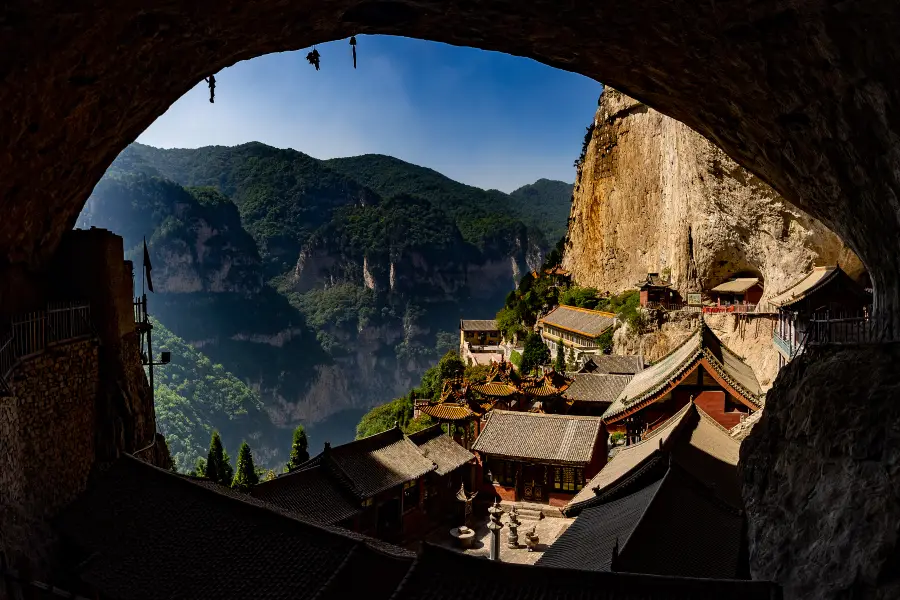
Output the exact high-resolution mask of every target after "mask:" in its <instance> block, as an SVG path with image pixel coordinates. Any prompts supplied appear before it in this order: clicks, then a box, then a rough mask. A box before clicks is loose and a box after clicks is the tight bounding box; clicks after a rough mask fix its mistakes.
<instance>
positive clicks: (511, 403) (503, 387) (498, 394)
mask: <svg viewBox="0 0 900 600" xmlns="http://www.w3.org/2000/svg"><path fill="white" fill-rule="evenodd" d="M520 383H521V380H520V378H519V376H518V375H517V374H516V372H515V370H514V369H513V366H512V363H510V362H499V363H496V364H494V365H493V366H492V367H491V372H490V373H488V376H487V379H486V380H485V381H484V383H473V384H471V385H470V386H469V389H471V390H472V391H473V392H475V393H477V394H478V395H480V396H482V397H483V398H484V399H485V403H487V404H490V405H491V406H495V405H496V406H497V407H498V408H499V407H505V408H513V407H516V406H518V404H519V402H520V400H521V399H522V394H521V393H520V391H519V384H520Z"/></svg>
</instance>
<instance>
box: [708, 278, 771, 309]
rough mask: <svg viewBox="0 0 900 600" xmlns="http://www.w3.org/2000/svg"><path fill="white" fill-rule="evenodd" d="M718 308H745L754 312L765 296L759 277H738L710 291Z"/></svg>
mask: <svg viewBox="0 0 900 600" xmlns="http://www.w3.org/2000/svg"><path fill="white" fill-rule="evenodd" d="M709 295H710V296H711V297H712V299H713V301H714V302H715V303H716V306H717V307H745V308H746V309H747V310H753V309H755V308H756V306H757V305H758V304H759V301H760V299H762V295H763V286H762V283H761V282H760V280H759V277H737V278H733V279H730V280H728V281H726V282H725V283H721V284H719V285H717V286H716V287H714V288H712V289H711V290H709Z"/></svg>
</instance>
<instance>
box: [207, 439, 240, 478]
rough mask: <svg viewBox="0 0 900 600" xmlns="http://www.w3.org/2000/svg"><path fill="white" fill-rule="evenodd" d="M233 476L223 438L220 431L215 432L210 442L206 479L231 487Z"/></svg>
mask: <svg viewBox="0 0 900 600" xmlns="http://www.w3.org/2000/svg"><path fill="white" fill-rule="evenodd" d="M233 474H234V470H233V469H232V468H231V458H230V457H229V456H228V452H227V451H226V450H225V447H224V446H223V445H222V438H221V437H220V436H219V432H218V431H213V434H212V439H210V441H209V454H207V456H206V478H207V479H209V480H210V481H215V482H216V483H221V484H222V485H231V479H232V476H233Z"/></svg>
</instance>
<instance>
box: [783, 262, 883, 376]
mask: <svg viewBox="0 0 900 600" xmlns="http://www.w3.org/2000/svg"><path fill="white" fill-rule="evenodd" d="M769 302H770V304H772V305H773V306H774V307H775V308H776V309H777V310H778V323H777V324H776V326H775V332H774V333H773V335H772V343H773V344H774V345H775V349H776V350H778V361H779V367H782V366H784V365H785V364H787V363H788V362H789V361H790V360H791V359H792V358H794V357H795V356H797V355H798V354H799V353H800V352H801V351H802V350H803V346H804V344H805V343H806V342H807V341H809V338H810V336H812V337H813V338H815V339H814V340H812V341H813V343H815V342H816V341H822V342H826V341H827V342H841V341H845V340H846V341H866V338H867V335H866V334H867V332H868V329H867V320H868V308H869V306H871V304H872V295H871V294H870V293H869V292H867V291H866V290H865V289H863V287H862V286H861V285H859V284H858V283H856V282H855V281H854V280H853V279H851V278H850V276H849V275H847V273H845V272H844V270H843V269H841V267H840V265H835V266H831V267H815V268H814V269H813V270H812V272H811V273H808V274H806V275H805V276H804V277H803V278H801V279H800V280H799V281H797V282H796V283H794V284H793V285H791V286H790V287H789V288H787V289H786V290H784V291H782V292H779V293H778V294H776V295H775V296H773V297H772V298H770V299H769Z"/></svg>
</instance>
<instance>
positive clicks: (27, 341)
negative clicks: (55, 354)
mask: <svg viewBox="0 0 900 600" xmlns="http://www.w3.org/2000/svg"><path fill="white" fill-rule="evenodd" d="M90 335H94V330H93V327H92V326H91V309H90V305H88V304H76V303H57V304H48V305H47V309H46V310H43V311H37V312H32V313H27V314H24V315H21V316H19V317H15V318H14V319H13V320H12V321H11V322H10V324H9V327H8V329H7V331H6V333H5V334H4V335H3V337H2V338H0V393H6V394H9V393H10V391H11V390H10V388H9V385H8V384H7V382H6V379H7V377H8V376H9V374H10V372H11V371H12V370H13V369H14V368H15V367H16V365H18V364H19V362H20V361H22V360H23V359H25V358H27V357H29V356H31V355H32V354H37V353H38V352H41V351H42V350H44V349H45V348H47V346H50V345H52V344H58V343H60V342H64V341H67V340H72V339H76V338H79V337H84V336H90Z"/></svg>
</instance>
